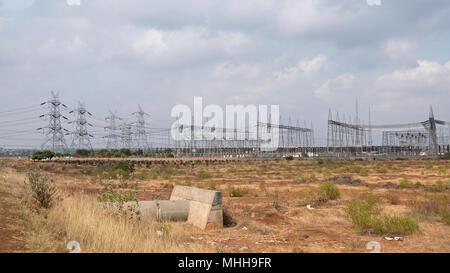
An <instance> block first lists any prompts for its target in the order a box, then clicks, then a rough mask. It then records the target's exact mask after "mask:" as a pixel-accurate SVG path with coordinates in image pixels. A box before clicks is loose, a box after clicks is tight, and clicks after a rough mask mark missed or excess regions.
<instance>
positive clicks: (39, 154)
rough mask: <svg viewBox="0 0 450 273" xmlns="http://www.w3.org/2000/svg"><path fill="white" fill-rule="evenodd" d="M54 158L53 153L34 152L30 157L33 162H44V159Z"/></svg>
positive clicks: (46, 151)
mask: <svg viewBox="0 0 450 273" xmlns="http://www.w3.org/2000/svg"><path fill="white" fill-rule="evenodd" d="M54 157H55V153H54V152H52V151H48V150H45V151H36V152H34V153H33V155H32V156H31V159H33V160H44V159H52V158H54Z"/></svg>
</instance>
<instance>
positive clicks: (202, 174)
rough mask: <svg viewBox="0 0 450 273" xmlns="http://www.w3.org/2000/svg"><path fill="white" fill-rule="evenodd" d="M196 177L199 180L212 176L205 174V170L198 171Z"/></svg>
mask: <svg viewBox="0 0 450 273" xmlns="http://www.w3.org/2000/svg"><path fill="white" fill-rule="evenodd" d="M198 176H199V177H200V178H205V179H206V178H211V177H212V175H211V174H210V173H209V172H207V171H205V170H200V171H199V172H198Z"/></svg>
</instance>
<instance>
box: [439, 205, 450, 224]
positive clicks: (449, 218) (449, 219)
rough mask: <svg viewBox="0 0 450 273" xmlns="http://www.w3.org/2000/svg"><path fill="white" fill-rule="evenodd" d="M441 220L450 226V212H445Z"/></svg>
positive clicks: (442, 213)
mask: <svg viewBox="0 0 450 273" xmlns="http://www.w3.org/2000/svg"><path fill="white" fill-rule="evenodd" d="M441 218H442V220H443V221H444V223H446V224H447V225H450V210H448V209H447V210H443V211H442V212H441Z"/></svg>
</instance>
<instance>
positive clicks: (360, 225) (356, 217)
mask: <svg viewBox="0 0 450 273" xmlns="http://www.w3.org/2000/svg"><path fill="white" fill-rule="evenodd" d="M377 201H378V198H377V197H376V196H375V195H373V194H368V195H366V196H365V197H363V198H355V199H353V200H352V201H351V202H350V204H349V205H348V207H347V215H348V216H349V217H350V219H351V220H352V222H353V226H354V227H355V228H356V229H358V230H360V231H367V230H368V229H369V228H371V227H372V225H373V222H374V219H375V217H376V216H377V215H378V213H379V208H378V205H377Z"/></svg>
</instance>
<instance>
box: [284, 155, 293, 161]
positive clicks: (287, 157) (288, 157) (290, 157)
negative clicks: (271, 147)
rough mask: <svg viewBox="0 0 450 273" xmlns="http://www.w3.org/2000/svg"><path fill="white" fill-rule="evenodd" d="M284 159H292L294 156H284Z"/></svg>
mask: <svg viewBox="0 0 450 273" xmlns="http://www.w3.org/2000/svg"><path fill="white" fill-rule="evenodd" d="M285 159H286V160H294V157H293V156H292V155H289V156H286V157H285Z"/></svg>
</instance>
